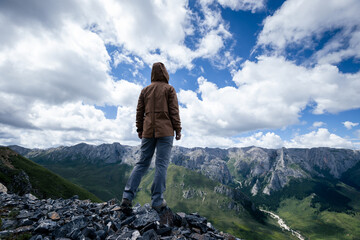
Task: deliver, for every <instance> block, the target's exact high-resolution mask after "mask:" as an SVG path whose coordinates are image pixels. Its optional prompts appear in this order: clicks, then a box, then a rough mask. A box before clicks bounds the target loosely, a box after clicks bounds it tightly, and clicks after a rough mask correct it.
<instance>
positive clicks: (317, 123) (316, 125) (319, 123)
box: [312, 122, 326, 128]
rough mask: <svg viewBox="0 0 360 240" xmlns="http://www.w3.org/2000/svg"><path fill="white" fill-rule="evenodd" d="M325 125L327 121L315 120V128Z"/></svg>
mask: <svg viewBox="0 0 360 240" xmlns="http://www.w3.org/2000/svg"><path fill="white" fill-rule="evenodd" d="M325 125H326V123H324V122H314V123H313V125H312V127H313V128H319V127H323V126H325Z"/></svg>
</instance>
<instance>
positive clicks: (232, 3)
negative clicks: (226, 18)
mask: <svg viewBox="0 0 360 240" xmlns="http://www.w3.org/2000/svg"><path fill="white" fill-rule="evenodd" d="M218 2H219V3H220V4H221V6H223V7H229V8H231V9H232V10H235V11H238V10H244V11H248V10H250V11H251V12H253V13H254V12H257V11H260V10H262V9H264V8H265V0H218Z"/></svg>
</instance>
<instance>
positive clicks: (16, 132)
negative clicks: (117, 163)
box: [0, 102, 140, 148]
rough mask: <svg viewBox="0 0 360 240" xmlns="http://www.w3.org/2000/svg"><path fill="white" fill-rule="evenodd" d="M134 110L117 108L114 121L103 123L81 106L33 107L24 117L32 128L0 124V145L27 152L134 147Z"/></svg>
mask: <svg viewBox="0 0 360 240" xmlns="http://www.w3.org/2000/svg"><path fill="white" fill-rule="evenodd" d="M135 109H136V108H135V107H134V106H131V107H118V110H117V117H116V119H107V118H106V117H105V115H104V113H103V112H102V111H101V110H99V109H96V108H95V107H94V106H91V105H85V104H83V103H81V102H74V103H65V104H62V105H58V106H55V105H47V104H36V105H34V106H33V107H32V109H31V110H30V111H29V112H30V113H29V115H28V119H29V122H30V123H31V124H33V125H34V126H35V128H32V129H20V128H16V127H12V126H9V125H4V124H1V134H0V144H4V145H10V144H20V145H21V146H25V147H31V148H33V147H39V148H46V147H52V146H59V145H74V144H77V143H79V142H87V143H92V144H101V143H104V142H106V143H112V142H120V143H122V144H130V145H137V144H139V143H140V141H139V140H138V139H137V135H136V132H135V126H134V122H135ZM2 135H4V137H3V136H2Z"/></svg>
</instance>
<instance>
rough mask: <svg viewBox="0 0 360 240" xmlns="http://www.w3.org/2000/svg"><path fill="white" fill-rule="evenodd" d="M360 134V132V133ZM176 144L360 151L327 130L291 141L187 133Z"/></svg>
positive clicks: (267, 136) (258, 135)
mask: <svg viewBox="0 0 360 240" xmlns="http://www.w3.org/2000/svg"><path fill="white" fill-rule="evenodd" d="M359 134H360V132H359ZM359 136H360V135H359ZM176 144H178V145H182V146H187V147H193V146H200V147H221V148H231V147H249V146H257V147H263V148H270V149H278V148H281V147H286V148H313V147H332V148H348V149H359V147H360V146H359V144H358V143H356V142H351V141H349V140H347V139H345V138H342V137H340V136H338V135H336V134H334V133H330V132H329V130H328V129H326V128H319V129H317V130H316V131H312V132H309V133H305V134H302V135H296V136H295V137H293V138H292V139H290V140H283V139H282V138H281V137H280V136H279V135H277V134H276V133H274V132H266V133H265V132H257V133H254V134H252V135H250V136H247V137H219V136H217V135H214V136H201V135H196V134H194V133H191V132H190V133H188V132H186V133H185V134H184V136H183V139H182V140H181V142H180V143H179V142H177V143H176Z"/></svg>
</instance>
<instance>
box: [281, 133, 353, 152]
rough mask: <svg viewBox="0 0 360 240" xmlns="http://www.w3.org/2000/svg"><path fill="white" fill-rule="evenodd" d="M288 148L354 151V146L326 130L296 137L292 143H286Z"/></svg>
mask: <svg viewBox="0 0 360 240" xmlns="http://www.w3.org/2000/svg"><path fill="white" fill-rule="evenodd" d="M284 145H285V147H287V148H312V147H332V148H350V149H354V148H355V146H354V144H353V143H352V142H351V141H349V140H347V139H344V138H342V137H340V136H338V135H336V134H333V133H330V132H329V130H328V129H326V128H319V129H318V130H317V131H312V132H310V133H307V134H304V135H299V136H295V137H294V138H293V139H292V140H290V141H285V144H284Z"/></svg>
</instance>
